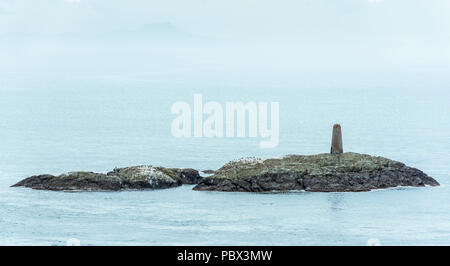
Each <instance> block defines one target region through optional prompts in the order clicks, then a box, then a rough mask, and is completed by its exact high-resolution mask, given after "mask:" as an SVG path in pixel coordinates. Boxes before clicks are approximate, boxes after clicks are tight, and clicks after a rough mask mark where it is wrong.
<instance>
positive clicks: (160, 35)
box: [0, 23, 194, 42]
mask: <svg viewBox="0 0 450 266" xmlns="http://www.w3.org/2000/svg"><path fill="white" fill-rule="evenodd" d="M0 39H1V40H3V41H9V42H27V41H71V42H72V41H75V42H78V41H79V42H83V41H114V42H133V41H146V40H148V41H152V42H155V41H156V42H158V41H161V42H166V41H169V42H170V41H181V40H184V41H185V40H192V39H194V38H193V37H192V36H191V35H189V34H188V33H186V32H185V31H183V30H182V29H180V28H178V27H177V26H175V25H173V24H171V23H157V24H146V25H144V26H142V27H140V28H138V29H134V30H133V29H121V30H114V31H110V32H105V33H97V34H92V33H89V34H83V33H61V34H39V33H6V34H3V35H0Z"/></svg>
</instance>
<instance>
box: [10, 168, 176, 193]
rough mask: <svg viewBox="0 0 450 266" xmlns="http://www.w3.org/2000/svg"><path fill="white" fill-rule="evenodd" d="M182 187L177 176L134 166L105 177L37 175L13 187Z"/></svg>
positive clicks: (168, 172)
mask: <svg viewBox="0 0 450 266" xmlns="http://www.w3.org/2000/svg"><path fill="white" fill-rule="evenodd" d="M181 184H182V181H181V179H180V178H179V176H178V174H177V173H175V172H174V171H172V170H169V169H166V168H163V167H153V166H147V165H143V166H133V167H125V168H116V169H114V170H113V171H111V172H109V173H107V174H101V173H93V172H71V173H67V174H62V175H59V176H53V175H37V176H32V177H29V178H26V179H24V180H22V181H20V182H19V183H17V184H15V185H13V187H28V188H33V189H41V190H65V191H70V190H85V191H117V190H122V189H139V190H142V189H162V188H171V187H177V186H180V185H181Z"/></svg>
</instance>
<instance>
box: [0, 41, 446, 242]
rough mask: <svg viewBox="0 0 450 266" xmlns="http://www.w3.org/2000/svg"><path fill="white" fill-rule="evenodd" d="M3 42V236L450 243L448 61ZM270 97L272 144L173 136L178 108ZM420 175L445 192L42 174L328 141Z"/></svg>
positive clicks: (211, 158)
mask: <svg viewBox="0 0 450 266" xmlns="http://www.w3.org/2000/svg"><path fill="white" fill-rule="evenodd" d="M0 46H2V52H1V53H0V54H1V60H0V245H44V246H53V245H68V244H69V245H70V244H74V243H75V244H77V245H78V244H79V245H82V246H90V245H106V246H109V245H363V246H364V245H368V244H369V245H372V244H377V245H449V244H450V156H449V151H450V79H449V77H450V67H449V66H448V65H446V64H437V63H433V62H429V61H427V60H425V59H423V58H421V57H412V58H408V60H406V59H404V58H399V57H395V56H393V55H396V54H397V53H396V50H389V49H388V48H386V47H379V48H376V49H375V50H371V51H365V50H361V49H359V50H358V49H351V48H348V49H346V50H345V51H344V52H339V51H340V48H339V49H338V48H333V49H331V48H330V49H329V48H327V47H321V46H316V45H313V44H308V45H303V46H302V45H297V44H290V43H288V44H283V45H279V44H277V45H275V44H271V45H261V44H253V43H252V44H244V45H234V44H229V45H223V44H208V45H200V44H189V45H176V44H168V45H154V46H152V45H144V44H142V45H134V44H127V45H122V46H119V45H113V44H109V45H105V44H80V43H65V44H59V45H58V46H57V47H55V46H54V45H46V44H45V43H44V44H42V43H36V44H35V43H31V44H30V43H27V44H20V45H0ZM195 94H201V95H202V97H203V101H204V102H205V103H206V102H210V101H213V102H217V103H219V104H220V105H222V106H225V104H226V102H243V103H247V102H278V103H279V108H280V111H279V141H278V145H277V146H276V147H274V148H261V147H260V145H259V144H260V141H261V140H264V138H262V137H261V136H260V135H258V136H257V137H248V136H245V137H190V138H189V137H186V138H185V137H181V138H176V137H175V136H174V135H173V134H172V131H171V125H172V123H173V120H174V119H175V118H176V117H177V116H176V115H174V114H173V113H172V112H171V108H172V106H173V105H174V103H176V102H180V101H182V102H186V103H188V104H190V106H192V108H193V106H194V95H195ZM335 123H339V124H341V126H342V133H343V144H344V151H351V152H358V153H366V154H371V155H377V156H384V157H387V158H390V159H393V160H397V161H401V162H403V163H405V164H406V165H408V166H411V167H416V168H418V169H421V170H422V171H424V172H425V173H427V174H428V175H430V176H431V177H433V178H435V179H436V180H437V181H438V182H439V183H440V186H438V187H420V188H413V187H398V188H391V189H383V190H375V191H371V192H356V193H352V192H347V193H319V192H304V191H291V192H285V193H244V192H206V191H193V190H192V188H193V185H183V186H181V187H177V188H171V189H163V190H148V191H120V192H55V191H40V190H32V189H28V188H17V187H11V185H14V184H15V183H17V182H19V181H20V180H22V179H24V178H26V177H29V176H32V175H37V174H53V175H58V174H61V173H65V172H71V171H94V172H102V173H106V172H108V171H110V170H112V169H113V168H115V167H124V166H134V165H153V166H165V167H188V168H195V169H198V170H200V171H201V170H208V169H213V170H214V169H218V168H220V167H221V166H222V165H224V164H225V163H227V162H229V161H231V160H235V159H239V158H243V157H258V158H271V157H280V156H284V155H288V154H305V155H308V154H317V153H327V152H329V150H330V142H331V131H332V126H333V124H335Z"/></svg>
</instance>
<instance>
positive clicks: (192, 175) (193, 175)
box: [169, 168, 203, 184]
mask: <svg viewBox="0 0 450 266" xmlns="http://www.w3.org/2000/svg"><path fill="white" fill-rule="evenodd" d="M169 170H172V171H173V172H175V173H176V174H177V175H178V177H179V178H180V180H181V182H182V183H183V184H198V183H199V182H200V181H201V180H202V178H203V177H201V176H200V174H199V172H198V171H197V170H195V169H192V168H184V169H181V168H170V169H169Z"/></svg>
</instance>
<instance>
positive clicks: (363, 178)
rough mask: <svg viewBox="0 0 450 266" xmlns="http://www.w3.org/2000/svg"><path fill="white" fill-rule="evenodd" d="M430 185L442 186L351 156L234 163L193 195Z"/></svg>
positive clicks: (383, 162)
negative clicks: (220, 192)
mask: <svg viewBox="0 0 450 266" xmlns="http://www.w3.org/2000/svg"><path fill="white" fill-rule="evenodd" d="M425 185H429V186H438V185H439V183H438V182H437V181H436V180H434V179H433V178H431V177H429V176H428V175H427V174H425V173H424V172H422V171H420V170H418V169H416V168H412V167H408V166H406V165H405V164H403V163H401V162H397V161H393V160H389V159H387V158H383V157H376V156H370V155H366V154H358V153H351V152H348V153H342V154H318V155H309V156H304V155H290V156H286V157H283V158H276V159H266V160H262V159H255V158H251V159H241V160H237V161H232V162H230V163H228V164H226V165H224V166H223V167H222V168H220V169H219V170H217V171H216V172H215V173H214V175H212V176H209V177H205V178H204V179H203V180H202V181H201V182H200V183H199V184H198V185H197V186H195V187H194V190H210V191H242V192H269V191H291V190H305V191H317V192H347V191H348V192H350V191H355V192H356V191H369V190H372V189H380V188H389V187H397V186H413V187H420V186H425Z"/></svg>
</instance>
